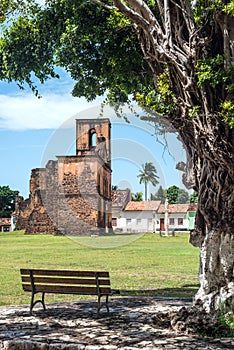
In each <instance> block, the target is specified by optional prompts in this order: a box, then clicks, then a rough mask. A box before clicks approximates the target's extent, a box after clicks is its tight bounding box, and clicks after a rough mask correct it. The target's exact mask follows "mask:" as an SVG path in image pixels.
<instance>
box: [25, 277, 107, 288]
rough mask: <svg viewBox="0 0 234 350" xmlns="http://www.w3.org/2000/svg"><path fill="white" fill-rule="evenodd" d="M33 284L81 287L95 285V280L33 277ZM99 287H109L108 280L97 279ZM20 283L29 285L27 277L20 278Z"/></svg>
mask: <svg viewBox="0 0 234 350" xmlns="http://www.w3.org/2000/svg"><path fill="white" fill-rule="evenodd" d="M33 281H34V283H47V284H49V283H52V284H81V285H86V284H87V285H96V278H92V279H91V278H82V279H80V278H68V277H64V278H60V277H52V276H51V277H34V278H33ZM98 281H99V285H100V286H103V285H104V286H109V285H110V280H105V279H98ZM22 282H24V283H26V282H28V283H31V279H30V277H29V276H22Z"/></svg>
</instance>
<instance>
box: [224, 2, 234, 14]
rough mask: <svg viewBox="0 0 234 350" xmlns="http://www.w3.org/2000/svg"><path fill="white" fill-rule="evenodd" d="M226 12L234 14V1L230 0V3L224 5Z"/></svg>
mask: <svg viewBox="0 0 234 350" xmlns="http://www.w3.org/2000/svg"><path fill="white" fill-rule="evenodd" d="M224 12H226V13H228V14H229V15H230V16H234V1H233V0H232V1H230V3H229V4H227V5H225V6H224Z"/></svg>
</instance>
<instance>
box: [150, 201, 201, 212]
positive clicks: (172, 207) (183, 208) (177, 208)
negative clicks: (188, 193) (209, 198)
mask: <svg viewBox="0 0 234 350" xmlns="http://www.w3.org/2000/svg"><path fill="white" fill-rule="evenodd" d="M196 210H197V205H196V204H195V203H191V204H190V203H186V204H169V205H168V213H169V214H171V213H187V211H196ZM157 212H158V213H159V214H164V213H165V205H164V204H160V207H159V209H158V211H157Z"/></svg>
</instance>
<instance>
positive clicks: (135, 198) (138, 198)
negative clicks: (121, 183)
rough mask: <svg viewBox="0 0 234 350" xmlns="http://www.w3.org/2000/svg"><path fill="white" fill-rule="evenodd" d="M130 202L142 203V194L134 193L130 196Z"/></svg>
mask: <svg viewBox="0 0 234 350" xmlns="http://www.w3.org/2000/svg"><path fill="white" fill-rule="evenodd" d="M132 201H134V202H142V201H143V192H136V193H133V194H132Z"/></svg>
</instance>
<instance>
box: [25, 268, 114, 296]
mask: <svg viewBox="0 0 234 350" xmlns="http://www.w3.org/2000/svg"><path fill="white" fill-rule="evenodd" d="M20 272H21V278H22V286H23V290H24V291H26V292H31V291H33V292H47V293H64V294H91V295H101V294H104V295H108V294H111V288H110V277H109V272H96V271H69V270H42V269H20Z"/></svg>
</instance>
